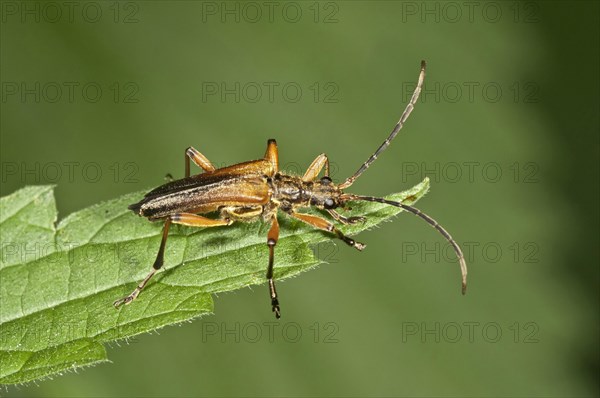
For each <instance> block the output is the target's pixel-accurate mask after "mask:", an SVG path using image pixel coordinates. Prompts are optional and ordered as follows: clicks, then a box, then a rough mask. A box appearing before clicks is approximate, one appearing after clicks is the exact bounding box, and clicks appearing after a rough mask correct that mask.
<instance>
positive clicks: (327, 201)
mask: <svg viewBox="0 0 600 398" xmlns="http://www.w3.org/2000/svg"><path fill="white" fill-rule="evenodd" d="M323 207H325V208H326V209H333V208H334V207H335V202H334V201H333V199H331V198H327V199H325V202H323Z"/></svg>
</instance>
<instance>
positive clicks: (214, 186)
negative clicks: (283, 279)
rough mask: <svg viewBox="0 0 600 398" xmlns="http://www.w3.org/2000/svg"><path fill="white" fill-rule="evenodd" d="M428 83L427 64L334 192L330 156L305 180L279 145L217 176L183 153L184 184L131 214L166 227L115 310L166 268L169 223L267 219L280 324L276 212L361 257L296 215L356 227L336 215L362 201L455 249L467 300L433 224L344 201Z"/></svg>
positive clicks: (195, 155)
mask: <svg viewBox="0 0 600 398" xmlns="http://www.w3.org/2000/svg"><path fill="white" fill-rule="evenodd" d="M424 77H425V62H424V61H423V62H422V63H421V73H420V75H419V81H418V83H417V87H416V89H415V92H414V93H413V96H412V98H411V100H410V102H409V104H408V106H407V107H406V109H405V110H404V112H403V113H402V116H401V117H400V120H399V121H398V123H397V124H396V126H395V127H394V129H393V130H392V132H391V134H390V135H389V136H388V138H387V139H386V140H385V141H384V142H383V144H381V145H380V146H379V148H378V149H377V150H376V151H375V153H374V154H373V155H371V157H369V159H367V161H366V162H364V163H363V164H362V166H361V167H360V168H359V169H358V170H357V172H356V173H354V174H353V175H352V176H351V177H349V178H348V179H346V180H345V181H344V182H342V183H341V184H335V183H334V182H333V181H332V180H331V178H329V160H328V158H327V156H326V155H325V154H321V155H319V156H317V158H316V159H315V160H314V161H313V162H312V164H311V165H310V166H309V167H308V169H307V171H306V172H305V173H304V175H303V176H302V177H300V176H295V175H288V174H285V173H281V172H280V171H279V155H278V150H277V143H276V142H275V140H273V139H271V140H269V141H268V143H267V151H266V152H265V155H264V157H263V158H262V159H258V160H253V161H249V162H244V163H239V164H236V165H233V166H228V167H223V168H220V169H216V168H215V167H214V166H213V165H212V163H211V162H210V161H209V160H208V159H207V158H206V157H205V156H204V155H202V154H201V153H200V152H198V151H197V150H196V149H194V148H192V147H190V148H188V149H187V150H186V152H185V161H186V164H185V171H186V177H185V178H183V179H180V180H177V181H172V182H169V183H166V184H164V185H161V186H160V187H158V188H156V189H154V190H152V191H150V192H148V193H147V194H146V195H145V196H144V198H143V199H142V200H141V201H140V202H138V203H135V204H133V205H131V206H129V209H131V210H132V211H134V212H135V213H136V214H138V215H140V216H142V217H146V218H148V219H149V220H152V221H154V220H165V225H164V229H163V237H162V241H161V245H160V248H159V251H158V255H157V257H156V261H155V262H154V265H153V269H152V271H151V272H150V273H149V274H148V276H147V277H146V278H145V279H144V280H143V281H142V282H141V283H140V284H139V285H138V286H137V287H136V289H135V290H134V291H133V292H132V293H131V294H130V295H129V296H127V297H125V298H123V299H121V300H117V301H116V302H115V303H114V305H115V306H116V307H118V306H120V305H121V304H128V303H130V302H131V301H133V300H134V299H135V298H136V297H137V296H138V295H139V293H140V292H141V290H142V289H143V288H144V286H145V285H146V283H147V282H148V281H149V280H150V278H151V277H152V276H153V275H154V273H156V271H157V270H159V269H160V268H161V267H162V264H163V257H164V249H165V244H166V241H167V236H168V232H169V226H170V225H171V223H176V224H183V225H188V226H195V227H218V226H227V225H231V224H232V223H233V222H235V221H246V222H249V221H257V220H261V219H262V220H263V221H265V222H268V223H270V224H271V228H270V230H269V233H268V235H267V246H268V248H269V265H268V268H267V279H268V282H269V294H270V298H271V305H272V310H273V311H274V312H275V315H276V316H277V318H279V316H280V308H279V301H278V297H277V292H276V290H275V282H274V279H273V266H274V249H275V245H276V244H277V240H278V238H279V223H278V221H277V215H278V212H279V211H281V212H282V213H285V214H287V215H288V216H290V217H293V218H296V219H298V220H300V221H302V222H305V223H307V224H309V225H311V226H313V227H315V228H318V229H321V230H324V231H327V232H330V233H333V234H335V235H336V236H337V237H338V238H339V239H341V240H343V241H344V242H345V243H346V244H348V245H350V246H352V247H354V248H356V249H358V250H363V249H364V248H365V245H364V244H362V243H360V242H356V241H355V240H354V239H352V238H350V237H347V236H346V235H344V234H343V233H342V232H341V231H340V230H339V229H338V228H337V227H336V226H335V225H334V224H333V223H332V222H331V221H328V220H327V219H325V218H322V217H318V216H314V215H311V214H305V213H300V212H299V210H300V209H302V208H306V207H313V208H317V209H320V210H323V211H326V212H327V213H329V215H330V216H331V217H332V218H333V219H334V220H335V221H338V222H340V223H342V224H354V223H357V222H360V221H363V220H364V218H363V217H350V218H346V217H344V216H342V215H341V214H339V213H337V212H336V210H335V209H337V208H339V207H342V208H343V207H344V206H345V204H346V203H347V202H349V201H358V200H362V201H370V202H378V203H384V204H388V205H391V206H396V207H400V208H402V209H404V210H407V211H409V212H411V213H413V214H415V215H416V216H418V217H421V218H422V219H423V220H425V221H426V222H427V223H429V224H430V225H431V226H432V227H434V228H435V229H436V230H438V231H439V232H440V233H441V234H442V235H443V236H444V237H445V238H446V240H448V242H450V244H451V245H452V247H453V248H454V250H455V252H456V254H457V257H458V259H459V262H460V265H461V271H462V290H463V294H464V292H465V289H466V276H467V267H466V263H465V260H464V256H463V254H462V251H461V250H460V247H459V246H458V244H457V243H456V242H455V241H454V239H452V237H451V236H450V234H449V233H448V232H447V231H446V230H445V229H444V228H443V227H441V226H440V225H439V224H438V223H437V222H436V221H435V220H433V219H432V218H431V217H429V216H427V215H426V214H424V213H422V212H421V211H420V210H418V209H416V208H414V207H412V206H409V205H405V204H403V203H399V202H393V201H389V200H386V199H383V198H377V197H372V196H361V195H354V194H349V193H344V190H345V189H346V188H348V187H350V186H351V185H352V184H353V182H354V181H355V180H356V179H357V178H358V177H359V176H360V175H361V174H362V173H363V172H364V171H365V170H366V169H367V168H368V167H369V166H370V165H371V164H372V163H373V162H374V161H375V160H376V159H377V157H378V156H379V154H380V153H381V152H383V151H384V150H385V149H386V148H387V147H388V146H389V144H390V142H391V141H392V140H393V139H394V137H395V136H396V135H397V134H398V132H399V131H400V129H401V128H402V126H403V125H404V122H405V121H406V119H407V118H408V116H409V115H410V113H411V112H412V110H413V108H414V104H415V103H416V101H417V99H418V97H419V93H420V92H421V87H422V85H423V79H424ZM190 160H192V161H193V162H194V163H195V164H196V165H198V166H199V167H201V168H202V169H203V170H204V172H203V173H201V174H197V175H194V176H190ZM323 169H325V172H324V176H323V177H321V178H318V176H319V174H320V173H321V171H322V170H323ZM215 211H218V212H219V215H220V216H219V218H217V219H211V218H206V217H204V216H201V215H200V214H206V213H211V212H215Z"/></svg>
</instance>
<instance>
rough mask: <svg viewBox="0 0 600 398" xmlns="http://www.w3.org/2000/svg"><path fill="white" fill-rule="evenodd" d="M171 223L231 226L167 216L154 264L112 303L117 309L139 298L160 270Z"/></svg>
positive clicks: (224, 222) (185, 215)
mask: <svg viewBox="0 0 600 398" xmlns="http://www.w3.org/2000/svg"><path fill="white" fill-rule="evenodd" d="M171 223H175V224H183V225H189V226H192V227H218V226H222V225H231V224H232V223H233V221H231V220H228V219H227V220H212V219H210V218H206V217H202V216H198V215H196V214H191V213H176V214H173V215H172V216H169V217H168V218H167V219H166V220H165V226H164V227H163V233H162V239H161V241H160V248H159V249H158V254H157V255H156V260H154V264H153V265H152V270H151V271H150V273H149V274H148V275H147V276H146V277H145V278H144V280H143V281H142V282H140V284H139V285H137V287H136V288H135V290H134V291H133V292H131V294H130V295H129V296H127V297H123V298H122V299H119V300H117V301H115V302H114V303H113V305H114V306H115V307H116V308H118V307H120V306H121V305H123V304H129V303H131V302H132V301H133V300H135V299H136V298H137V296H139V294H140V292H141V291H142V289H143V288H144V287H145V286H146V284H147V283H148V281H149V280H150V278H152V277H153V276H154V274H155V273H156V271H158V270H159V269H161V268H162V266H163V261H164V257H165V246H166V244H167V237H168V236H169V227H170V226H171Z"/></svg>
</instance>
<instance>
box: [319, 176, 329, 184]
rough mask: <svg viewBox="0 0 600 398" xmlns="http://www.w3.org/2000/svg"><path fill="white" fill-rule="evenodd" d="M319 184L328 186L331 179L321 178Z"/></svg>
mask: <svg viewBox="0 0 600 398" xmlns="http://www.w3.org/2000/svg"><path fill="white" fill-rule="evenodd" d="M321 183H323V184H325V185H329V184H331V178H329V177H327V176H324V177H323V178H321Z"/></svg>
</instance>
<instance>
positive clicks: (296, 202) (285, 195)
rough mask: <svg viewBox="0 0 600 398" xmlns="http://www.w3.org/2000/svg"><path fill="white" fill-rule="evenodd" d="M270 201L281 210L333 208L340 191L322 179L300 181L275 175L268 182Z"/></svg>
mask: <svg viewBox="0 0 600 398" xmlns="http://www.w3.org/2000/svg"><path fill="white" fill-rule="evenodd" d="M269 185H270V188H271V192H272V195H271V200H272V201H273V202H274V203H275V204H276V205H277V206H278V207H279V208H280V209H281V210H282V211H290V210H292V209H293V208H295V207H310V206H314V207H318V208H325V209H327V208H330V209H332V208H335V207H337V206H338V205H339V204H340V200H339V198H340V195H341V191H340V190H339V188H338V187H337V186H336V185H335V184H334V183H333V182H332V181H331V179H329V178H328V177H324V178H322V179H320V180H315V181H302V179H301V178H300V177H298V176H291V175H286V174H281V173H277V174H275V175H274V176H273V178H271V179H270V180H269Z"/></svg>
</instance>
